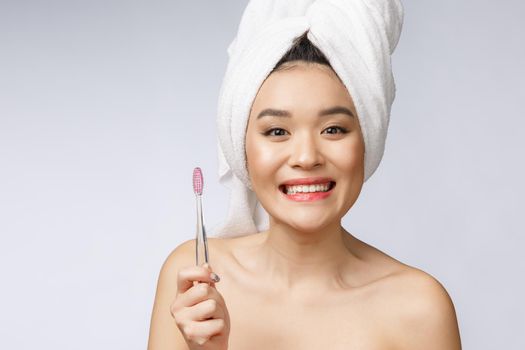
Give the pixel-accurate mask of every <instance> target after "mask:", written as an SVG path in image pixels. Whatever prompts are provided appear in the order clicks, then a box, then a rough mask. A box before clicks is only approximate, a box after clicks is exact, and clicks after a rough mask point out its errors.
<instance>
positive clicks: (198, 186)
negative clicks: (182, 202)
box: [193, 167, 204, 196]
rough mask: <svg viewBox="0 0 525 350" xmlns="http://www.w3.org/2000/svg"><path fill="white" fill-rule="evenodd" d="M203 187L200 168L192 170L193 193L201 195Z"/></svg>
mask: <svg viewBox="0 0 525 350" xmlns="http://www.w3.org/2000/svg"><path fill="white" fill-rule="evenodd" d="M203 185H204V181H203V179H202V171H201V168H199V167H197V168H195V169H193V191H194V192H195V194H198V195H199V196H200V195H202V187H203Z"/></svg>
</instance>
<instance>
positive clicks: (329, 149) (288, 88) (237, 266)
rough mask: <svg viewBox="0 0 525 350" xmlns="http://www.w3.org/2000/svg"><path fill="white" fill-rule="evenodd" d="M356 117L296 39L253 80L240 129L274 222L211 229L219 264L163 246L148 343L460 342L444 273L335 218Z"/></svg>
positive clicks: (355, 182) (356, 155) (354, 186)
mask: <svg viewBox="0 0 525 350" xmlns="http://www.w3.org/2000/svg"><path fill="white" fill-rule="evenodd" d="M359 117H360V115H359V113H358V110H357V109H356V106H355V103H354V98H353V96H352V95H351V94H350V93H349V91H348V89H347V87H346V86H345V84H344V83H343V82H342V80H341V79H340V77H339V76H338V74H337V73H336V72H335V71H334V69H333V68H332V67H331V65H330V62H329V60H328V59H327V58H326V57H325V55H324V54H323V52H321V51H320V50H319V49H318V48H317V47H316V46H314V45H313V44H312V42H311V41H310V40H308V37H307V36H306V35H302V36H301V37H299V38H298V39H297V40H295V41H294V45H293V47H292V48H291V49H290V50H289V51H288V52H287V54H286V55H285V56H284V57H282V59H281V60H280V61H279V62H278V63H277V64H276V66H275V67H274V69H273V70H272V72H271V73H270V74H269V75H268V77H267V78H266V79H265V80H264V82H263V83H262V85H261V86H260V88H259V89H258V92H257V94H256V96H255V99H254V100H253V104H251V106H250V113H249V116H248V122H247V127H246V133H245V152H246V154H245V156H246V171H247V173H248V174H249V180H250V186H251V189H252V190H253V192H254V193H255V194H256V196H257V199H258V201H260V203H261V205H262V207H264V209H266V211H267V212H268V214H269V227H268V229H267V230H264V231H262V232H259V233H257V234H248V235H242V236H238V237H234V238H210V239H209V240H208V242H209V247H210V248H209V249H210V252H211V254H212V255H211V256H212V259H213V260H212V261H213V270H214V272H213V273H212V269H211V267H210V266H193V265H194V259H195V255H194V254H195V241H194V240H188V241H186V242H184V243H183V244H181V245H180V246H178V247H177V248H176V249H175V250H174V251H173V252H172V253H171V254H170V256H169V257H168V258H167V260H166V262H165V263H164V265H163V267H162V269H161V273H160V277H159V283H158V287H157V294H156V298H155V305H154V309H153V315H152V320H151V329H150V339H149V346H148V348H149V349H150V350H162V349H210V350H212V349H221V350H224V349H229V350H237V349H322V348H324V349H418V350H419V349H428V350H433V349H436V350H437V349H440V350H441V349H447V350H452V349H460V348H461V345H460V337H459V330H458V326H457V320H456V316H455V311H454V306H453V304H452V301H451V299H450V297H449V295H448V294H447V292H446V290H445V289H444V287H443V286H442V285H441V284H440V283H439V282H438V281H437V280H436V279H434V278H433V277H432V276H430V275H429V274H427V273H425V272H423V271H421V270H418V269H416V268H413V267H410V266H408V265H406V264H403V263H401V262H399V261H397V260H395V259H394V258H392V257H390V256H388V255H386V254H385V253H383V252H381V251H379V250H378V249H376V248H374V247H372V246H370V245H368V244H366V243H364V242H362V241H360V240H359V239H357V238H356V237H355V236H354V235H353V234H351V233H349V232H348V231H346V230H345V229H344V228H343V227H342V226H341V219H342V217H343V216H344V215H345V214H346V213H347V212H348V211H349V210H350V208H351V207H352V206H353V204H354V203H355V201H356V200H357V198H358V196H359V194H360V191H361V188H362V186H363V183H364V181H365V178H366V176H365V173H366V171H365V149H366V147H365V142H364V138H363V129H362V126H361V123H360V119H359ZM215 273H216V274H215ZM216 275H219V276H220V281H219V280H217V279H215V280H214V279H212V278H213V277H215V276H216Z"/></svg>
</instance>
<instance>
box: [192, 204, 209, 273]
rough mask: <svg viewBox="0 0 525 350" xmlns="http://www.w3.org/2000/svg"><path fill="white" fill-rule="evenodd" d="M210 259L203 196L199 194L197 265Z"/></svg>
mask: <svg viewBox="0 0 525 350" xmlns="http://www.w3.org/2000/svg"><path fill="white" fill-rule="evenodd" d="M205 262H206V263H207V262H209V261H208V242H207V239H206V230H205V229H204V221H203V219H202V202H201V196H199V195H197V236H196V244H195V263H196V264H197V266H200V265H202V264H203V263H205Z"/></svg>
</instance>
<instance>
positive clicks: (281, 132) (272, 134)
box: [264, 128, 285, 136]
mask: <svg viewBox="0 0 525 350" xmlns="http://www.w3.org/2000/svg"><path fill="white" fill-rule="evenodd" d="M274 131H276V132H277V134H275V133H273V132H274ZM283 132H285V130H284V129H281V128H273V129H270V130H267V131H266V132H265V133H264V135H266V136H284V133H283Z"/></svg>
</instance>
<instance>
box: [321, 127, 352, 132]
mask: <svg viewBox="0 0 525 350" xmlns="http://www.w3.org/2000/svg"><path fill="white" fill-rule="evenodd" d="M325 130H339V131H340V134H346V133H347V132H348V129H346V128H342V127H340V126H330V127H328V128H326V129H325ZM329 134H336V132H329Z"/></svg>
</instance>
